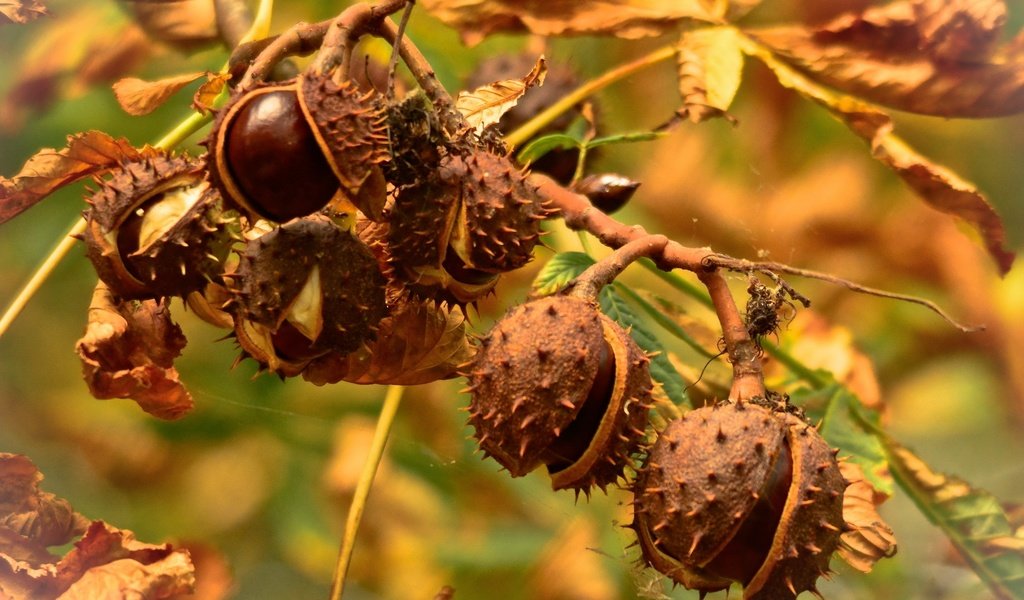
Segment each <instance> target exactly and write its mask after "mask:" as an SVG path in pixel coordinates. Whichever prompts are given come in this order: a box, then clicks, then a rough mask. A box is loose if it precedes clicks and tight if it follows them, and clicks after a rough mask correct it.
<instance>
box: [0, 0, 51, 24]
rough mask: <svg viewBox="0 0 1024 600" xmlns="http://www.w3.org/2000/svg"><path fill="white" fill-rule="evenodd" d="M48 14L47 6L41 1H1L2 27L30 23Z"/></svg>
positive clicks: (0, 20)
mask: <svg viewBox="0 0 1024 600" xmlns="http://www.w3.org/2000/svg"><path fill="white" fill-rule="evenodd" d="M46 14H48V13H47V12H46V5H44V4H43V3H42V2H40V1H39V0H28V2H20V1H19V0H0V25H4V24H6V23H19V24H20V23H28V22H29V21H32V20H34V19H38V18H39V17H42V16H43V15H46Z"/></svg>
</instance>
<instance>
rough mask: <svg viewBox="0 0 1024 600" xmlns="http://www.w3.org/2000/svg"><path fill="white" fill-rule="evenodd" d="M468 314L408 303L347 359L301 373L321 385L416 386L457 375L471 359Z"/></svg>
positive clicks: (328, 359) (334, 358) (319, 362)
mask: <svg viewBox="0 0 1024 600" xmlns="http://www.w3.org/2000/svg"><path fill="white" fill-rule="evenodd" d="M470 356H471V349H470V346H469V341H468V339H467V337H466V323H465V316H464V315H463V313H462V311H461V310H460V309H458V308H449V307H447V306H445V305H436V304H434V303H433V302H422V303H421V302H406V303H405V304H404V305H402V306H401V307H399V308H397V309H396V310H395V312H393V313H392V314H391V315H390V316H389V317H387V318H385V319H384V320H383V321H382V322H381V324H380V330H379V331H378V333H377V339H376V340H375V341H373V342H371V343H370V344H368V345H365V346H363V348H361V349H359V350H356V351H355V352H353V353H351V354H348V355H344V356H341V355H337V354H328V355H327V356H324V357H322V358H318V359H316V360H314V361H313V362H312V363H310V364H309V366H308V367H306V369H305V371H303V373H302V377H303V379H306V380H307V381H310V382H312V383H314V384H316V385H324V384H327V383H337V382H339V381H348V382H350V383H361V384H393V385H417V384H420V383H429V382H431V381H436V380H438V379H447V378H450V377H454V376H455V368H456V367H457V366H458V365H460V364H462V363H464V362H466V361H467V360H469V358H470Z"/></svg>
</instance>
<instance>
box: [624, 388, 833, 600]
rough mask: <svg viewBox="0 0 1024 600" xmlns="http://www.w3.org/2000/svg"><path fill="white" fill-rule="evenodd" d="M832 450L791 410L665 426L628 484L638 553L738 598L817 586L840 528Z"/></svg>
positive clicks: (709, 416)
mask: <svg viewBox="0 0 1024 600" xmlns="http://www.w3.org/2000/svg"><path fill="white" fill-rule="evenodd" d="M845 488H846V482H845V480H844V479H843V477H842V475H841V474H840V472H839V466H838V464H837V463H836V460H835V455H834V452H833V451H832V450H831V449H830V448H829V446H828V444H827V443H826V442H825V441H824V439H822V438H821V436H820V435H819V434H818V432H817V430H815V429H814V428H813V427H811V426H810V425H808V424H807V423H806V422H804V421H803V420H802V419H800V418H799V417H797V416H795V415H792V414H787V413H784V412H775V411H773V410H770V409H768V408H764V407H762V406H758V405H755V404H750V403H736V404H725V405H720V406H715V407H705V408H701V409H698V410H694V411H691V412H689V413H687V414H686V415H685V416H684V417H683V418H681V419H679V420H676V421H673V422H672V423H670V424H669V425H668V427H666V428H665V430H664V431H663V432H662V433H661V435H660V436H659V438H658V441H657V442H656V443H655V444H654V446H653V447H652V449H651V452H650V454H649V456H648V458H647V461H646V462H645V464H644V466H643V467H642V468H641V470H640V472H639V474H638V476H637V480H636V483H635V490H634V494H635V500H634V508H635V520H634V524H633V527H634V529H636V531H637V536H638V538H639V541H640V548H641V550H642V552H643V556H644V559H645V560H646V561H647V562H648V564H650V565H652V566H653V567H655V568H656V569H658V570H659V571H661V572H662V573H665V574H666V575H668V576H669V577H671V578H672V579H674V580H675V581H677V582H679V583H681V584H683V585H684V586H686V587H688V588H690V589H697V590H701V591H703V592H710V591H716V590H722V589H726V588H728V587H729V585H730V584H731V583H732V582H733V581H738V582H740V583H742V584H743V586H744V591H743V598H744V599H757V600H774V599H785V598H795V597H796V596H797V595H798V594H799V593H800V592H803V591H807V590H815V587H814V585H815V581H816V580H817V579H818V577H819V576H820V575H821V574H822V573H824V572H826V571H827V570H828V563H829V559H830V557H831V555H832V553H833V552H834V551H835V549H836V548H837V547H838V545H839V536H840V533H841V531H842V529H843V528H844V526H845V522H844V520H843V514H842V497H843V491H844V490H845Z"/></svg>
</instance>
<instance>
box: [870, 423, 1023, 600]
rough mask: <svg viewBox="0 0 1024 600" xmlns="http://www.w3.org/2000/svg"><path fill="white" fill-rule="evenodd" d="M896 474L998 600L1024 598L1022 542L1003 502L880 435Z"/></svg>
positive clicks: (907, 491)
mask: <svg viewBox="0 0 1024 600" xmlns="http://www.w3.org/2000/svg"><path fill="white" fill-rule="evenodd" d="M876 435H877V439H878V440H880V442H881V446H882V448H883V450H884V451H885V454H886V456H887V458H888V459H889V464H890V466H891V468H892V474H893V476H894V477H895V479H896V481H897V482H898V483H899V484H900V487H901V488H903V491H905V492H906V493H907V495H908V496H910V498H911V499H912V500H913V501H914V503H915V504H917V506H918V508H920V509H921V512H922V513H924V515H925V516H926V517H928V520H929V521H931V522H932V523H934V524H935V525H936V526H938V527H939V528H940V529H942V531H943V532H945V534H946V535H947V536H949V539H950V541H951V542H953V545H954V546H956V548H957V550H959V551H960V554H961V555H962V556H963V557H964V560H966V561H967V563H968V564H969V565H970V566H971V568H972V569H973V570H974V572H975V573H977V574H978V576H979V577H981V579H982V581H984V582H985V584H986V585H988V587H989V589H991V590H992V593H993V594H995V596H996V597H997V598H1000V599H1003V600H1008V599H1019V598H1024V536H1022V535H1021V534H1020V533H1017V532H1015V531H1014V528H1013V526H1012V525H1011V524H1010V521H1009V519H1008V518H1007V516H1006V512H1005V511H1004V510H1003V508H1002V505H1001V504H1000V502H999V500H998V499H997V498H996V497H994V496H993V495H992V494H989V493H988V492H986V491H984V490H979V489H977V488H974V487H972V486H971V485H970V484H969V483H967V482H966V481H964V480H962V479H960V478H959V477H954V476H949V475H945V474H943V473H937V472H935V471H933V470H932V469H931V467H929V466H928V465H927V464H926V463H925V462H924V461H923V460H921V459H920V458H919V457H918V456H917V455H915V454H914V453H913V452H911V451H910V450H908V449H906V448H904V447H903V446H901V445H900V444H898V443H897V442H895V441H894V440H893V439H892V438H890V437H889V436H888V435H886V434H885V433H884V432H882V431H880V430H879V431H877V432H876Z"/></svg>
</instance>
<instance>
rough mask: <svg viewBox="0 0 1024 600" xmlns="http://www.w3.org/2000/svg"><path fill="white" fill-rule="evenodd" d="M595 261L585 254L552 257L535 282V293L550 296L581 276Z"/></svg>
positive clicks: (565, 254) (572, 253) (568, 253)
mask: <svg viewBox="0 0 1024 600" xmlns="http://www.w3.org/2000/svg"><path fill="white" fill-rule="evenodd" d="M594 262H595V261H594V259H593V258H591V257H590V255H589V254H585V253H583V252H562V253H559V254H556V255H554V256H553V257H551V260H549V261H548V262H547V264H545V265H544V268H542V269H541V270H540V273H537V277H536V278H535V279H534V280H533V293H535V294H537V295H539V296H550V295H551V294H554V293H555V292H557V291H558V290H560V289H562V288H564V287H565V286H566V285H568V283H569V282H570V281H572V280H573V279H575V278H576V277H578V276H579V274H580V273H582V272H583V271H585V270H586V268H587V267H589V266H590V265H592V264H594Z"/></svg>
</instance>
